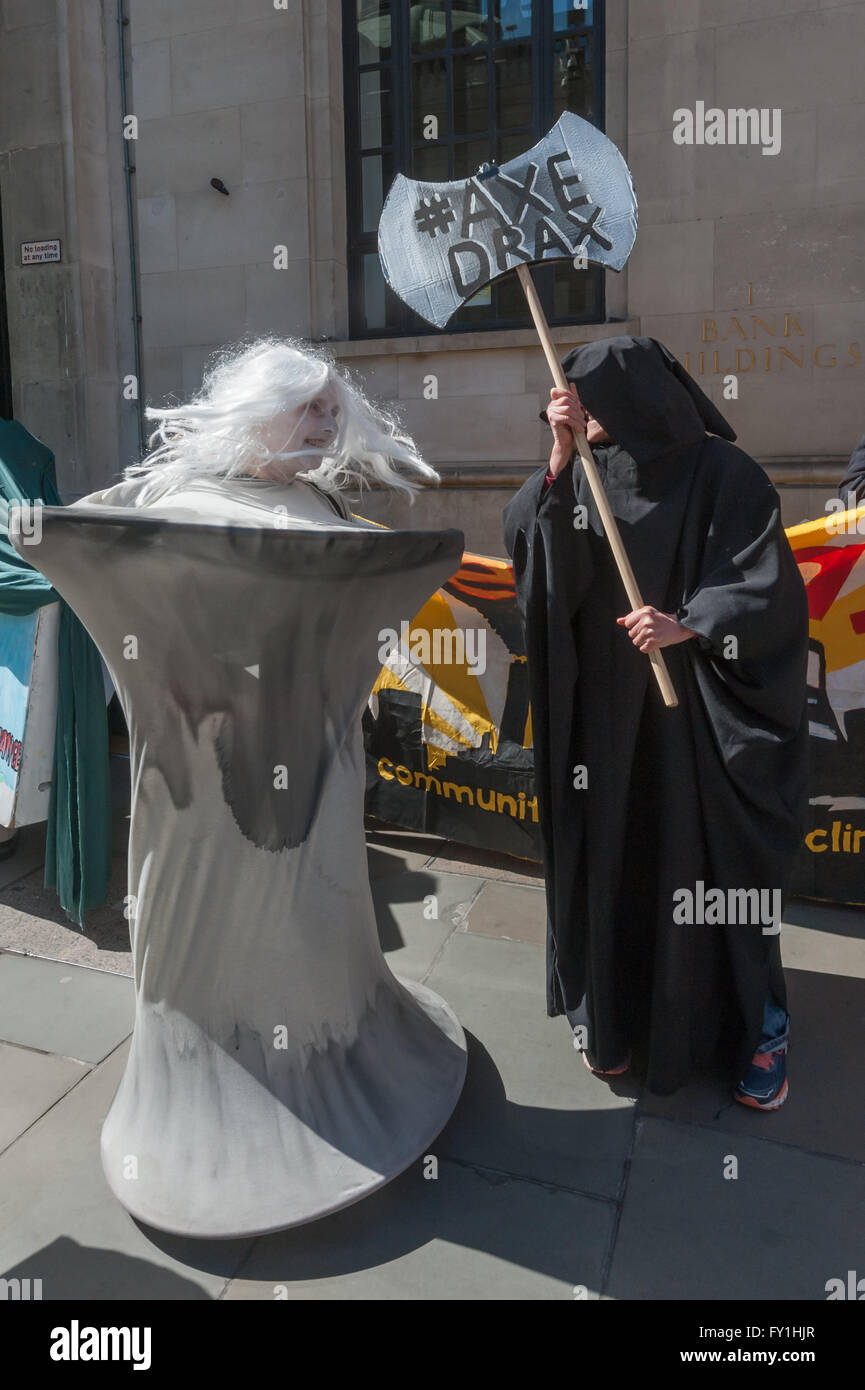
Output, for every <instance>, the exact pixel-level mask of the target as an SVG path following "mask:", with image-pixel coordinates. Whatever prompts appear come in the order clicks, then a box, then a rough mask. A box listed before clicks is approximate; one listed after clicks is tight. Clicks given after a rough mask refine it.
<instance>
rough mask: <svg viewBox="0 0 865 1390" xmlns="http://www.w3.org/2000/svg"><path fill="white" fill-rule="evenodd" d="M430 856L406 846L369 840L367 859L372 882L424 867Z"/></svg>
mask: <svg viewBox="0 0 865 1390" xmlns="http://www.w3.org/2000/svg"><path fill="white" fill-rule="evenodd" d="M429 858H430V856H429V855H428V854H425V853H423V852H421V853H418V852H417V851H416V850H410V849H407V848H405V847H404V846H396V845H386V844H379V843H377V842H376V841H367V846H366V861H367V868H368V869H369V877H370V881H371V882H375V881H376V880H378V879H381V878H391V877H392V876H393V875H394V874H404V873H413V872H416V871H417V870H418V869H422V868H423V866H424V864H426V863H427V862H428V861H429Z"/></svg>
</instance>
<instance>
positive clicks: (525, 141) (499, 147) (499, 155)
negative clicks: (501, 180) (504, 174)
mask: <svg viewBox="0 0 865 1390" xmlns="http://www.w3.org/2000/svg"><path fill="white" fill-rule="evenodd" d="M537 143H538V142H537V140H536V139H535V137H534V135H533V134H532V131H531V130H518V131H517V132H516V133H515V134H513V135H499V136H498V137H497V139H496V163H497V164H506V163H507V161H508V160H509V159H516V157H517V155H519V154H525V152H526V150H530V149H531V148H532V145H536V144H537Z"/></svg>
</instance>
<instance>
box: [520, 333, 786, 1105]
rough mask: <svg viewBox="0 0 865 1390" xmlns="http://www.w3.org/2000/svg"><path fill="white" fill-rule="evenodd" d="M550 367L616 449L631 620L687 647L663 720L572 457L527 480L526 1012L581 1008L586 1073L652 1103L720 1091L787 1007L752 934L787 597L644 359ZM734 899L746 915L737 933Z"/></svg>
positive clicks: (712, 421) (763, 858)
mask: <svg viewBox="0 0 865 1390" xmlns="http://www.w3.org/2000/svg"><path fill="white" fill-rule="evenodd" d="M564 367H565V372H566V375H567V377H568V379H569V380H570V381H573V382H575V383H576V387H577V391H578V393H579V395H580V399H581V400H582V402H583V404H584V405H585V406H586V407H587V409H588V410H589V411H590V412H591V414H592V415H593V416H594V417H595V419H596V420H598V421H599V422H600V423H601V424H602V425H603V426H604V428H605V430H606V431H607V433H608V434H609V435H610V436H611V438H612V439H614V440H615V441H616V443H615V444H614V445H607V446H604V447H596V448H595V449H594V450H593V454H594V457H595V460H596V462H597V466H598V472H599V474H600V478H601V482H602V484H603V487H604V489H605V491H606V494H607V496H608V498H609V501H610V505H611V507H612V511H613V514H614V516H615V517H616V519H617V522H618V525H619V528H620V531H621V534H622V539H623V542H624V545H625V548H626V550H627V552H628V555H629V557H630V560H631V564H632V566H633V569H634V572H635V575H636V579H637V583H638V585H639V587H640V591H641V594H642V597H643V602H644V603H646V604H651V605H653V606H654V607H656V608H658V609H660V610H661V611H662V612H664V613H673V614H675V616H676V617H677V618H678V619H679V621H680V622H681V623H683V624H684V625H685V626H686V627H688V628H690V629H691V630H692V631H694V632H696V633H697V634H698V636H697V637H696V638H695V639H691V640H689V641H687V642H683V643H681V644H679V645H676V646H671V647H665V648H663V656H664V659H665V661H666V663H667V667H668V670H669V672H670V676H671V678H672V681H673V684H674V686H675V689H676V693H677V695H678V699H679V704H678V707H677V708H675V709H667V708H666V707H665V705H664V703H663V700H662V698H661V695H660V691H659V690H658V687H657V684H656V682H655V679H654V676H653V675H652V673H651V666H650V662H649V660H648V658H647V656H646V655H645V654H644V653H642V652H640V651H639V650H638V649H637V648H636V647H635V646H634V645H633V643H632V641H631V639H630V637H629V635H628V633H627V631H626V629H625V628H624V627H620V626H618V624H617V623H616V618H617V617H620V616H623V615H625V614H626V613H627V612H629V610H630V604H629V602H628V600H627V597H626V595H625V591H624V586H623V584H622V582H621V579H620V577H619V575H618V571H617V569H616V567H615V562H614V559H613V555H612V551H611V549H610V546H609V543H608V541H607V539H606V537H605V536H604V533H603V528H602V526H601V522H600V517H599V515H598V512H597V508H596V507H595V504H594V501H593V499H592V495H591V492H590V489H589V486H588V483H587V481H586V478H585V475H584V471H583V468H582V465H581V463H580V460H579V455H576V456H575V459H574V462H573V464H572V466H571V467H566V468H565V469H563V470H562V472H561V473H560V474H559V475H558V477H557V478H556V480H555V481H554V482H553V483H552V484H551V485H550V486H549V487H548V488H547V490H546V491H544V478H545V474H546V469H545V468H540V469H539V470H538V471H537V472H536V473H535V474H533V475H532V476H531V477H530V478H529V479H528V481H527V482H526V483H525V484H524V486H523V487H522V488H521V489H520V491H519V492H518V493H517V495H516V496H515V497H514V498H513V500H512V501H511V502H510V504H509V505H508V507H507V508H506V510H505V541H506V545H507V549H508V552H509V554H510V556H511V558H512V560H513V566H514V574H515V578H516V587H517V599H518V603H519V605H520V611H521V614H522V617H523V622H524V626H525V633H526V650H527V654H528V665H529V680H530V688H531V702H532V727H533V736H534V748H535V765H536V776H537V784H538V797H539V810H540V816H541V831H542V837H543V843H544V859H545V876H546V883H547V903H548V932H547V1012H548V1014H550V1015H551V1016H555V1015H558V1014H562V1013H566V1014H568V1015H569V1017H571V1021H572V1022H574V1018H573V1015H574V1014H575V1012H576V1010H577V1009H578V1008H579V1007H580V1005H581V1004H582V1002H583V1000H585V1005H586V1009H587V1015H588V1051H589V1053H590V1056H591V1060H592V1063H593V1065H595V1066H597V1067H599V1068H602V1069H610V1068H613V1067H615V1066H617V1065H619V1064H620V1063H621V1062H622V1061H623V1060H624V1059H625V1057H626V1056H627V1054H628V1052H629V1051H630V1052H631V1053H632V1055H633V1063H632V1066H633V1069H634V1071H636V1072H637V1074H638V1075H640V1074H641V1075H642V1076H643V1078H644V1080H645V1082H646V1085H647V1086H648V1089H649V1090H651V1091H654V1092H655V1093H658V1094H669V1093H671V1092H673V1091H675V1090H677V1089H678V1088H679V1087H680V1086H682V1085H684V1084H685V1083H686V1082H687V1081H688V1080H689V1079H690V1078H691V1077H692V1076H693V1075H695V1074H696V1073H698V1072H700V1071H703V1070H705V1069H707V1068H708V1067H709V1066H710V1065H712V1064H713V1062H720V1063H721V1064H722V1065H723V1066H724V1068H725V1070H728V1071H729V1079H730V1081H731V1082H735V1081H738V1080H739V1079H740V1078H741V1077H742V1076H743V1075H744V1073H745V1071H746V1070H747V1067H748V1064H749V1062H750V1059H751V1057H752V1055H753V1053H754V1051H755V1049H756V1047H757V1045H758V1043H759V1040H760V1032H761V1022H762V1015H763V1006H764V1003H765V1000H766V997H767V994H768V993H769V992H771V993H772V994H773V995H774V996H775V998H776V999H777V1001H778V1002H779V1003H781V1004H783V1005H785V1006H786V991H785V986H784V977H783V973H782V969H781V956H780V949H779V939H778V935H777V934H776V933H774V932H772V930H771V928H770V930H769V931H765V930H764V926H765V925H766V923H767V921H768V917H769V915H770V909H771V907H772V906H775V905H777V901H778V899H775V898H773V893H774V891H775V890H777V891H778V893H779V894H780V895H783V893H784V892H785V890H786V886H787V883H788V880H789V877H790V874H791V871H792V867H793V861H794V858H795V856H796V854H797V852H798V850H799V847H800V843H801V836H802V833H803V829H804V824H803V817H804V802H805V754H806V741H807V714H806V666H807V653H808V611H807V601H806V596H805V588H804V584H803V582H802V579H801V577H800V575H799V571H798V569H797V566H796V563H795V560H794V558H793V554H792V551H791V549H790V547H789V545H788V543H787V539H786V536H785V535H784V531H783V528H782V525H781V512H780V503H779V500H778V496H777V494H776V492H775V490H774V488H773V487H772V485H771V483H770V482H769V480H768V478H767V477H766V474H765V473H764V472H763V470H762V469H761V468H760V467H759V466H758V465H757V464H756V463H755V462H754V461H753V460H752V459H751V458H749V457H748V455H747V454H745V453H743V452H742V451H741V450H740V449H737V448H736V447H735V446H734V445H733V444H732V443H730V442H728V441H730V440H733V439H735V434H734V432H733V430H732V429H731V428H730V426H729V425H728V424H727V422H726V421H725V420H724V418H723V416H722V415H721V414H720V413H719V412H718V410H717V409H716V408H715V406H714V405H713V404H712V402H711V401H710V400H709V399H708V397H706V396H705V395H704V393H703V392H702V391H701V390H700V388H699V386H697V384H696V383H695V382H694V381H693V380H692V378H691V377H690V376H689V375H688V373H687V372H685V370H684V368H683V367H682V366H681V364H680V363H679V362H677V361H676V359H675V358H674V357H673V356H672V355H671V354H670V353H669V352H668V351H667V349H666V348H664V347H663V346H662V345H661V344H660V343H657V342H655V341H654V340H653V339H651V338H612V339H607V340H606V341H603V342H598V343H592V344H589V345H587V346H585V347H582V348H578V349H576V350H575V351H574V352H573V353H571V354H570V356H569V357H568V358H566V359H565V363H564ZM707 431H711V432H712V433H713V435H720V436H722V438H716V437H711V436H710V435H709V434H708V433H707ZM581 508H585V512H582V511H581ZM730 638H733V639H735V641H734V642H733V643H731V642H730V640H729V639H730ZM580 767H584V768H585V769H586V772H585V781H586V785H585V786H583V785H582V781H583V778H582V777H581V775H580V774H579V772H576V774H575V769H579V768H580ZM575 784H576V785H575ZM711 889H721V890H722V892H723V893H724V900H723V907H722V908H721V909H720V912H719V909H718V907H717V906H715V907H714V908H711V909H710V910H709V911H707V912H706V913H705V917H706V921H705V922H704V923H702V924H701V923H700V922H699V921H694V922H693V923H691V924H688V923H682V922H677V921H675V920H674V908H675V905H676V904H679V905H680V906H679V908H678V912H679V915H682V913H683V912H684V911H685V910H686V909H685V908H683V907H682V906H681V904H682V903H683V902H684V899H683V897H682V896H681V890H688V891H690V892H691V893H692V894H693V902H694V912H695V915H699V911H700V909H699V906H698V905H697V904H698V903H699V901H701V900H703V901H705V895H706V894H708V893H709V892H710V890H711ZM735 889H740V890H748V889H756V890H758V891H759V890H763V895H762V897H761V898H759V899H756V898H755V897H754V895H752V896H751V898H750V899H748V907H747V909H746V908H745V906H744V904H745V900H744V899H743V898H738V899H734V898H732V897H731V896H730V894H729V892H728V890H735ZM674 894H676V895H678V896H676V897H674ZM701 894H702V899H701ZM714 901H715V903H716V904H717V902H718V898H717V896H716V897H715V899H714ZM758 901H759V903H760V909H761V910H760V912H759V913H758V911H757V910H756V905H757V902H758ZM731 905H732V906H731ZM763 908H765V909H767V912H766V914H765V915H764V913H763V911H762V909H763ZM719 916H720V921H712V918H713V917H715V918H717V917H719ZM730 916H738V917H739V919H740V920H739V921H738V923H736V922H734V923H731V922H730V921H729V920H728V918H729V917H730ZM742 917H746V918H748V921H747V922H742V921H741V918H742ZM755 919H756V920H755Z"/></svg>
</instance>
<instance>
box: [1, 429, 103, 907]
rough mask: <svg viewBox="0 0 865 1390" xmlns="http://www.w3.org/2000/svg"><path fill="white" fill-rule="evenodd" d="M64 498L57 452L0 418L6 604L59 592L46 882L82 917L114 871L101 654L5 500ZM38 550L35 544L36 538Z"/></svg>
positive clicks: (25, 607) (23, 606)
mask: <svg viewBox="0 0 865 1390" xmlns="http://www.w3.org/2000/svg"><path fill="white" fill-rule="evenodd" d="M26 501H31V502H35V501H42V502H44V503H45V504H46V505H47V506H51V507H59V506H62V502H61V500H60V494H59V493H58V491H57V483H56V479H55V473H54V455H53V454H52V452H51V450H50V449H48V448H46V446H45V445H44V444H42V443H41V442H40V440H38V439H36V438H35V437H34V436H33V435H32V434H30V433H28V431H27V430H25V428H24V426H23V425H21V424H19V423H18V421H17V420H0V613H15V614H26V613H33V612H34V611H35V610H36V609H37V608H41V607H42V606H43V605H44V604H46V603H56V602H57V601H58V600H59V601H60V605H61V606H60V623H59V633H58V640H57V650H58V685H57V728H56V734H55V741H54V773H53V776H52V779H51V795H50V802H49V810H48V831H47V840H46V848H45V880H44V882H45V886H46V888H56V890H57V895H58V897H59V899H60V905H61V906H62V908H63V910H64V912H65V913H66V915H67V917H69V918H70V920H71V921H73V922H75V923H76V925H77V926H80V927H83V925H84V913H85V912H88V911H90V910H91V909H92V908H95V907H101V906H102V905H103V904H104V902H105V899H106V895H107V891H108V883H109V880H110V878H111V774H110V765H109V761H108V718H107V714H106V709H105V686H104V683H103V679H102V662H101V659H100V656H99V652H98V651H97V649H96V647H95V646H94V644H93V641H92V640H91V638H90V636H89V635H88V633H87V631H86V630H85V628H84V627H82V625H81V623H80V622H79V621H78V619H77V617H76V616H75V614H74V613H73V612H72V609H71V608H69V607H68V605H67V604H65V603H63V602H62V600H60V595H59V594H58V593H57V592H56V591H55V590H54V589H53V588H52V587H51V585H50V584H49V583H48V580H47V579H46V578H45V577H44V575H41V574H40V573H39V571H38V570H37V569H34V568H32V567H31V566H30V565H28V563H27V562H26V560H24V559H22V557H21V556H20V555H19V554H18V552H17V551H16V550H14V549H13V548H12V545H11V543H10V540H9V525H8V521H9V505H8V504H9V503H10V502H26ZM33 549H34V555H35V554H38V548H37V547H36V546H34V548H33Z"/></svg>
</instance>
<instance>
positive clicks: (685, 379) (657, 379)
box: [541, 337, 736, 463]
mask: <svg viewBox="0 0 865 1390" xmlns="http://www.w3.org/2000/svg"><path fill="white" fill-rule="evenodd" d="M562 366H563V368H564V371H565V376H566V377H567V379H568V381H572V382H573V383H574V384H575V386H576V388H577V393H578V395H579V397H580V400H581V401H582V403H583V405H584V406H585V407H586V409H587V410H588V411H589V413H590V414H591V415H593V416H594V418H595V419H596V420H597V421H598V422H599V424H601V425H603V427H604V429H605V430H606V431H607V433H608V434H609V436H610V438H611V439H613V440H614V441H615V443H616V444H618V445H620V446H621V448H623V449H624V450H625V451H626V453H628V454H630V455H631V457H632V458H633V459H636V460H637V462H638V463H642V462H644V461H646V460H648V459H652V458H655V457H657V456H658V455H661V454H665V453H669V452H670V450H672V449H678V448H681V447H682V446H684V445H687V444H690V443H692V442H695V441H697V440H699V439H701V438H702V437H703V435H705V434H706V433H707V432H708V433H709V434H717V435H720V436H721V438H722V439H729V440H734V439H735V438H736V432H735V430H733V429H732V428H731V426H730V425H729V424H728V423H727V421H726V420H725V419H724V417H723V415H722V414H721V412H720V411H719V410H718V409H717V407H716V406H715V405H713V403H712V401H710V400H709V397H708V396H707V395H706V394H705V392H704V391H702V390H701V389H700V387H699V386H698V385H697V383H696V381H694V379H693V377H692V376H691V375H690V374H689V373H688V372H686V371H685V368H684V367H683V366H682V364H681V362H679V361H678V360H677V359H676V358H675V357H674V356H673V354H672V353H671V352H670V350H669V348H666V347H664V345H663V343H659V342H657V341H656V340H655V339H654V338H630V337H622V338H603V339H601V340H600V341H599V342H597V343H586V344H584V345H583V346H582V347H578V348H574V351H573V352H571V353H569V354H568V356H567V357H566V358H565V359H564V361H563V362H562ZM541 418H542V419H544V420H546V418H547V416H546V411H544V412H542V416H541Z"/></svg>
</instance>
